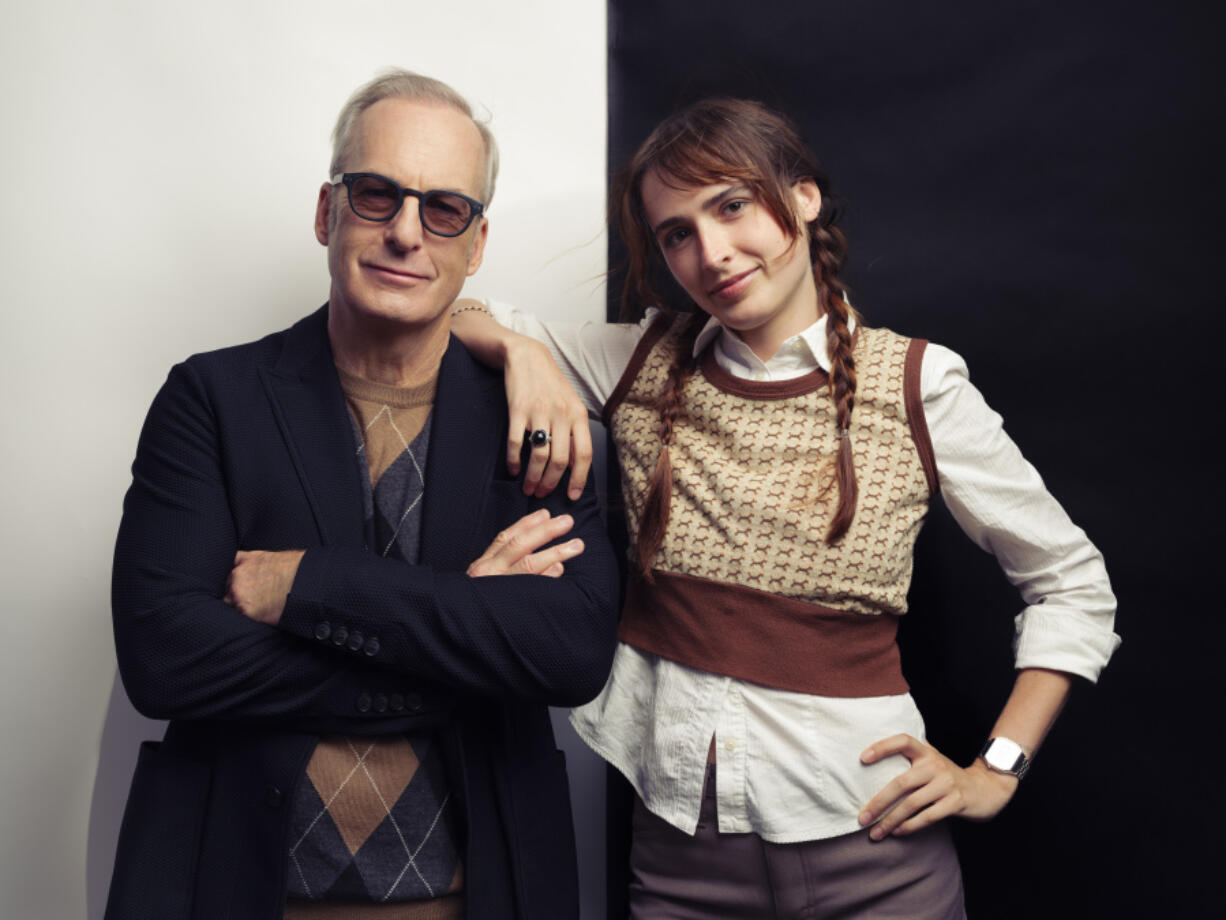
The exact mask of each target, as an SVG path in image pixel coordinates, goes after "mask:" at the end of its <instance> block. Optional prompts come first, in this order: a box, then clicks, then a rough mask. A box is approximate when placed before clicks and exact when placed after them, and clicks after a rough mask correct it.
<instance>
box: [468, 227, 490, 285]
mask: <svg viewBox="0 0 1226 920" xmlns="http://www.w3.org/2000/svg"><path fill="white" fill-rule="evenodd" d="M489 232H490V222H489V220H487V219H486V218H484V217H482V218H481V226H479V227H477V230H476V232H475V233H474V234H473V249H472V252H470V253H469V254H468V271H467V273H466V274H468V275H474V274H476V272H477V269H479V268H480V267H481V259H482V258H483V257H484V256H485V238H486V237H487V236H489Z"/></svg>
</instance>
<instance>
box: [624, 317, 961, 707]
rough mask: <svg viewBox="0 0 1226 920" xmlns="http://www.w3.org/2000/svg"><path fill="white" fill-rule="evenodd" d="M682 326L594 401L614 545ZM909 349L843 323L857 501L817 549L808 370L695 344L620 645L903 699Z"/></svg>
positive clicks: (915, 421) (911, 521) (638, 493)
mask: <svg viewBox="0 0 1226 920" xmlns="http://www.w3.org/2000/svg"><path fill="white" fill-rule="evenodd" d="M684 321H685V320H684V317H679V318H677V319H675V320H674V321H673V322H672V323H669V322H668V321H667V319H664V318H661V319H660V320H657V322H656V323H655V324H654V325H653V326H652V328H651V329H650V330H649V332H648V334H647V335H646V336H645V337H644V338H643V340H642V341H641V342H640V343H639V347H638V349H637V350H636V352H635V354H634V357H633V358H632V360H631V363H630V365H629V367H627V369H626V372H625V374H624V375H623V376H622V379H621V381H620V382H619V384H618V386H617V388H616V389H615V390H614V393H613V395H612V396H611V397H610V399H609V403H608V405H607V406H606V407H605V413H604V415H605V423H606V425H608V427H609V428H610V431H611V433H612V436H613V438H614V440H615V442H616V444H617V449H618V458H619V460H620V462H621V471H622V489H623V494H624V499H625V504H626V516H627V524H628V527H629V532H630V536H631V540H632V541H633V539H634V538H635V536H636V535H637V532H638V525H639V520H640V517H641V514H642V509H643V505H644V502H645V500H646V497H647V493H648V490H649V487H650V483H651V476H652V474H653V472H654V470H655V467H656V463H657V460H658V459H659V455H660V450H661V442H660V437H659V426H660V420H659V410H658V404H659V396H660V394H661V392H662V391H663V389H664V388H665V386H666V382H667V378H668V371H669V368H670V367H671V365H672V362H673V360H674V358H675V357H676V355H677V352H678V349H679V348H680V347H681V346H682V343H681V335H680V333H681V330H682V328H683V326H684ZM925 344H926V343H925V342H924V341H923V340H918V339H908V338H905V337H903V336H900V335H897V334H896V333H893V332H891V331H889V330H887V329H872V328H866V327H864V326H860V327H859V328H858V329H857V330H856V335H855V342H854V345H853V356H854V358H855V365H856V378H857V387H856V394H855V406H854V409H853V412H852V417H851V426H850V435H849V436H850V438H851V447H852V452H853V457H854V463H855V470H856V479H857V482H858V486H859V498H858V501H857V503H856V513H855V518H854V519H853V521H852V524H851V527H850V528H849V529H848V531H847V533H846V534H845V535H844V536H843V537H842V538H841V539H840V540H838V541H837V542H836V543H834V544H833V545H830V544H827V543H826V539H825V538H826V533H827V531H828V530H829V527H830V521H831V519H832V517H833V514H834V510H835V507H836V504H837V502H838V492H837V488H836V487H835V486H834V485H833V481H834V470H835V462H836V459H837V454H838V447H839V438H838V430H837V426H836V423H835V415H836V413H835V406H834V402H833V400H832V399H831V396H830V390H829V383H828V378H827V375H826V374H825V372H823V371H821V370H816V371H814V372H812V373H810V374H806V375H805V376H802V377H799V378H795V379H792V380H784V381H766V382H759V381H751V380H745V379H742V378H739V377H735V376H733V375H732V374H730V373H728V372H727V371H725V370H724V369H722V368H721V367H720V366H719V364H718V363H717V362H716V361H715V358H714V355H713V353H712V349H711V348H708V349H707V350H706V352H705V353H704V354H703V355H702V356H701V358H700V360H699V367H698V370H697V371H696V372H695V373H694V374H693V375H691V376H690V378H689V379H688V380H687V381H686V384H685V388H684V390H683V393H682V399H681V409H680V412H679V413H678V417H677V420H676V422H675V424H674V428H673V441H672V445H671V447H670V464H671V466H672V498H671V503H670V506H669V520H668V527H667V531H666V533H665V535H664V540H663V542H662V544H661V546H660V548H659V551H658V552H657V554H656V556H655V558H654V560H653V567H652V575H653V579H654V582H655V583H654V584H653V585H648V584H646V583H645V582H644V581H643V580H642V579H641V578H632V580H631V584H630V586H629V587H628V590H627V598H626V606H625V610H624V612H623V615H622V623H621V628H620V633H619V635H620V638H621V639H622V641H624V642H627V643H629V644H631V645H634V646H636V647H638V648H641V649H643V650H645V651H648V652H652V653H654V654H658V655H661V656H663V657H666V658H669V659H672V660H674V661H679V662H681V663H682V664H686V665H689V666H691V667H696V668H700V669H702V670H706V671H712V672H714V673H719V674H727V675H729V676H731V677H736V678H739V679H742V680H748V681H751V682H754V683H758V684H763V685H765V686H770V687H776V688H779V689H783V690H794V691H798V692H804V693H815V694H819V695H823V696H842V697H862V696H881V695H889V694H896V693H904V692H906V690H907V684H906V682H905V680H904V679H903V677H902V672H901V668H900V666H899V661H898V649H897V645H896V643H895V634H896V631H897V622H898V621H897V617H898V615H901V614H902V613H904V612H905V611H906V595H907V589H908V587H909V585H910V581H911V568H912V552H913V549H914V546H915V540H916V537H917V536H918V534H919V529H920V526H921V524H922V522H923V518H924V515H925V513H926V511H927V508H928V502H929V499H930V498H931V496H933V495H934V494H935V493H936V490H937V479H936V464H935V461H934V459H933V455H932V447H931V442H930V440H929V438H928V431H927V427H926V425H925V423H924V416H923V406H922V401H921V398H920V387H919V374H920V363H921V360H922V356H923V349H924V346H925Z"/></svg>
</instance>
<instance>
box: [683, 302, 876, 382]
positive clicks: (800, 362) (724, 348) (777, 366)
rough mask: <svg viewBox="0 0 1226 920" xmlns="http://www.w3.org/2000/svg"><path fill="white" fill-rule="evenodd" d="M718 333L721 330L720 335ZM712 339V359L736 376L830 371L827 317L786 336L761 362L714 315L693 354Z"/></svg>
mask: <svg viewBox="0 0 1226 920" xmlns="http://www.w3.org/2000/svg"><path fill="white" fill-rule="evenodd" d="M847 326H848V329H849V330H851V331H854V330H855V328H856V321H855V318H854V317H852V316H849V317H848V318H847ZM721 333H723V334H722V335H721ZM712 341H714V342H715V351H714V354H715V360H716V362H717V363H718V364H719V365H720V366H721V367H722V368H724V370H726V371H728V372H729V373H732V374H735V375H736V376H738V377H750V376H756V375H759V374H760V375H764V376H765V378H766V379H778V378H779V377H780V376H782V377H791V376H799V375H800V374H807V373H809V372H810V371H812V370H813V369H814V368H818V367H820V368H821V369H822V370H824V371H826V372H827V373H829V372H830V355H829V353H828V352H827V351H826V316H825V314H823V315H822V316H821V317H820V318H819V319H818V321H817V322H816V323H814V324H813V325H812V326H809V327H808V328H807V329H803V330H801V331H800V332H798V333H797V334H796V335H794V336H792V337H791V338H789V339H788V340H787V341H785V342H784V343H783V344H782V345H781V346H779V350H778V351H777V352H775V354H774V356H773V357H772V358H771V359H770V360H769V361H763V360H762V359H761V358H759V357H758V356H757V355H755V354H754V353H753V350H752V349H751V348H750V347H749V346H748V345H746V344H745V343H744V342H743V341H741V338H740V336H738V335H737V334H736V333H735V332H733V331H732V330H731V329H725V328H724V327H723V326H722V325H721V324H720V322H719V320H717V319H716V318H715V317H711V318H710V319H709V320H707V324H706V325H705V326H703V327H702V331H701V332H699V333H698V337H697V338H695V339H694V357H698V355H699V354H701V353H702V350H703V349H704V348H706V347H707V345H708V344H710V343H711V342H712Z"/></svg>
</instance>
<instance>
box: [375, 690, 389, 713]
mask: <svg viewBox="0 0 1226 920" xmlns="http://www.w3.org/2000/svg"><path fill="white" fill-rule="evenodd" d="M375 712H387V697H386V696H384V695H383V694H382V693H378V694H376V695H375Z"/></svg>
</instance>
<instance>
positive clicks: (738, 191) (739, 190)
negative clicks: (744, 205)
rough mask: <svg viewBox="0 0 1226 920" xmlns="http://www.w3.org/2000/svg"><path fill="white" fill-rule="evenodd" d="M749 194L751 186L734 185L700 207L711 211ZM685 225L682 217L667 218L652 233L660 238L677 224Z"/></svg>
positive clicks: (713, 196)
mask: <svg viewBox="0 0 1226 920" xmlns="http://www.w3.org/2000/svg"><path fill="white" fill-rule="evenodd" d="M748 192H749V186H747V185H733V186H730V187H729V188H726V189H724V190H723V191H722V192H717V193H716V194H714V195H712V196H711V197H710V198H708V199H707V200H706V201H704V202H703V203H702V204H701V205H700V206H699V207H701V209H702V210H704V211H710V210H711V209H712V208H716V207H718V206H719V205H720V204H722V203H723V202H724V201H725V200H726V199H728V198H732V197H734V196H736V195H744V194H747V193H748ZM683 223H685V219H684V218H682V217H666V218H664V220H662V221H660V222H659V223H658V224H656V225H655V226H654V227H653V228H652V230H651V232H652V233H654V234H655V235H656V236H659V235H660V232H661V231H662V230H667V229H668V228H669V227H672V226H675V225H676V224H683Z"/></svg>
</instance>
